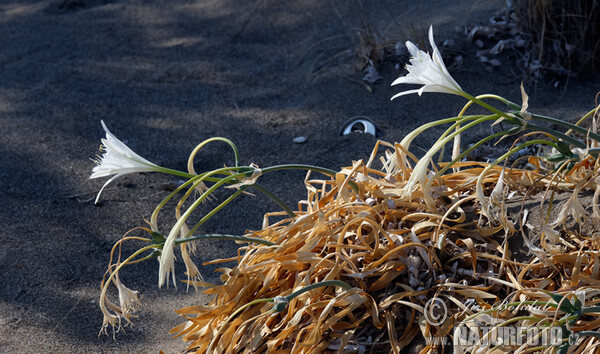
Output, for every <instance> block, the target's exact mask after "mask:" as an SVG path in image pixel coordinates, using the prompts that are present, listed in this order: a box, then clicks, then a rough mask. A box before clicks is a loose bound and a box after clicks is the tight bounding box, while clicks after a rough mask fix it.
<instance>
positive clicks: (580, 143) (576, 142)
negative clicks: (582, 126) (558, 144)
mask: <svg viewBox="0 0 600 354" xmlns="http://www.w3.org/2000/svg"><path fill="white" fill-rule="evenodd" d="M526 129H528V130H539V131H542V132H545V133H548V134H550V135H552V136H554V137H556V138H559V139H561V140H563V141H565V142H568V143H569V144H571V145H574V146H576V147H578V148H582V149H585V148H586V146H587V145H586V144H585V143H584V142H583V141H579V140H577V139H575V138H573V137H571V136H568V135H565V134H563V133H559V132H557V131H556V130H554V129H549V128H546V127H542V126H540V125H537V124H534V123H527V127H526Z"/></svg>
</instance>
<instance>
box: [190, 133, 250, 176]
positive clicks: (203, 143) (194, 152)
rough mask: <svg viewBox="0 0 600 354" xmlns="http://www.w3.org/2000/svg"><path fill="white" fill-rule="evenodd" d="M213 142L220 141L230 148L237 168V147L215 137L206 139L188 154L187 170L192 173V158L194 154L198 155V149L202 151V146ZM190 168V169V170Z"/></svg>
mask: <svg viewBox="0 0 600 354" xmlns="http://www.w3.org/2000/svg"><path fill="white" fill-rule="evenodd" d="M213 141H222V142H225V143H227V144H229V146H231V149H233V154H234V156H235V166H236V167H237V166H238V165H239V160H240V154H239V152H238V149H237V146H235V144H234V143H233V142H232V141H231V140H229V139H227V138H223V137H220V136H216V137H212V138H209V139H206V140H204V141H203V142H201V143H200V144H198V145H196V147H195V148H194V150H192V152H191V153H190V157H189V159H188V169H190V170H192V172H193V163H194V157H195V156H196V153H198V151H200V149H202V148H203V147H204V145H206V144H208V143H211V142H213ZM190 166H191V168H190Z"/></svg>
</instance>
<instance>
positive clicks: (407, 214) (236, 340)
mask: <svg viewBox="0 0 600 354" xmlns="http://www.w3.org/2000/svg"><path fill="white" fill-rule="evenodd" d="M379 146H388V147H393V146H392V145H390V144H386V143H381V144H378V145H377V147H376V149H377V148H378V147H379ZM375 156H377V151H374V152H373V154H372V155H371V158H370V160H369V162H368V163H367V164H364V163H363V162H362V161H358V162H356V163H354V164H353V166H351V167H348V168H344V169H342V170H341V171H340V172H339V173H338V174H337V176H336V177H335V178H334V179H333V180H319V179H311V178H310V177H307V179H306V181H305V183H306V185H307V190H308V193H307V198H306V200H304V201H302V202H300V203H299V204H298V205H299V210H298V211H297V212H296V214H297V216H296V217H295V218H289V219H284V220H280V221H278V222H276V223H271V222H270V220H269V217H270V216H277V217H278V218H279V217H281V215H282V214H281V213H273V214H270V215H267V216H265V220H264V223H263V225H264V228H263V229H261V230H258V231H254V232H252V233H251V236H252V237H260V238H263V239H265V240H268V241H271V242H274V243H275V244H276V245H275V246H263V245H248V246H245V247H243V248H242V250H241V251H242V252H243V255H241V256H240V257H237V258H235V260H237V261H238V266H237V267H235V268H234V269H226V270H223V275H222V276H221V278H222V280H223V284H222V285H216V286H213V287H212V288H209V289H208V290H206V292H207V293H209V294H213V295H214V298H213V300H212V301H211V303H210V304H209V305H207V306H193V307H188V308H185V309H181V310H179V311H178V312H179V313H180V314H182V315H183V316H185V318H186V319H187V322H186V323H184V324H182V325H180V326H178V327H176V328H175V329H174V330H173V332H174V333H177V334H178V335H180V336H182V337H183V339H184V340H185V341H188V342H190V346H189V351H193V352H204V351H206V350H209V349H210V350H211V351H214V352H256V351H258V352H263V351H269V352H280V351H281V352H283V351H285V352H294V353H308V352H314V351H324V350H338V351H340V352H342V351H345V350H356V351H359V350H373V351H380V350H385V351H390V350H391V351H393V352H399V351H401V350H402V348H404V347H405V346H407V345H409V344H410V343H411V342H412V341H413V340H414V339H415V338H416V337H418V336H425V337H436V336H437V337H446V336H448V335H451V334H452V330H453V328H455V327H456V326H457V324H459V323H461V321H463V320H465V319H466V318H468V317H469V316H471V317H472V316H478V315H481V314H485V313H488V314H493V315H494V316H495V318H496V319H497V320H498V321H500V322H502V321H515V323H517V324H521V325H529V326H531V325H537V324H540V323H541V324H545V323H561V322H560V321H563V317H564V316H567V315H568V314H566V313H565V312H564V311H562V310H561V311H559V310H558V308H557V307H556V303H554V302H553V300H552V299H551V298H550V297H549V296H548V295H547V294H546V293H544V292H542V291H541V290H540V289H543V290H544V291H553V292H557V293H560V294H564V295H565V297H568V298H569V299H571V300H573V298H574V297H575V295H574V291H575V289H578V288H580V287H581V286H585V290H583V291H584V293H585V298H586V300H585V305H584V308H586V307H587V308H590V307H591V308H592V309H593V307H594V306H595V305H596V303H597V302H600V300H597V299H596V298H593V297H594V296H597V295H598V294H600V288H597V287H598V286H600V280H598V279H599V276H600V263H599V259H600V256H599V255H598V254H599V252H600V249H598V247H599V245H600V242H598V241H597V237H596V236H587V237H584V236H581V235H580V234H579V233H578V232H577V230H574V229H572V228H569V229H567V228H566V227H567V226H568V225H567V224H565V225H564V227H565V229H564V230H562V232H561V236H560V237H561V239H562V240H563V241H564V243H565V245H562V246H560V247H562V248H561V249H562V250H563V251H562V252H561V253H553V254H552V255H551V256H549V257H547V258H545V259H541V258H538V257H535V256H533V258H528V257H527V258H521V259H515V258H514V257H513V255H512V253H511V251H510V250H509V241H508V240H509V239H510V240H512V239H511V238H510V236H511V231H510V230H508V231H507V230H506V229H504V230H505V232H504V233H502V232H501V231H502V230H503V227H502V226H498V225H495V222H496V221H497V220H492V219H487V218H485V217H483V216H482V206H481V205H482V203H481V200H480V199H478V197H477V196H476V193H475V191H476V188H475V183H476V181H477V178H478V177H479V176H480V175H481V173H482V172H483V171H484V170H485V169H487V171H488V172H487V174H486V175H485V176H484V177H483V178H482V179H481V181H482V185H481V186H482V188H483V192H484V194H487V195H491V194H492V193H493V189H494V188H495V187H496V186H497V185H498V183H497V181H498V178H499V177H500V176H501V175H502V174H503V181H504V185H503V188H505V189H506V190H507V191H508V192H510V191H512V192H515V193H517V194H519V195H523V194H522V193H523V188H529V190H530V191H542V190H543V187H544V186H550V187H551V188H558V189H559V190H560V189H561V188H565V186H566V187H567V188H568V186H571V188H573V186H579V187H581V188H582V190H583V189H585V188H591V189H596V186H595V184H592V183H587V184H586V183H584V179H585V180H587V181H589V180H591V179H593V178H594V177H593V176H594V174H593V173H587V174H577V175H573V174H571V175H569V176H566V177H564V176H563V177H564V178H562V179H561V180H560V181H558V180H553V179H552V178H548V177H546V176H545V175H544V174H543V173H542V171H541V170H536V171H525V170H518V169H505V170H503V169H501V168H499V167H491V166H489V165H487V164H485V163H458V164H457V167H460V170H459V171H458V172H452V173H448V174H445V175H442V176H441V177H440V178H439V180H437V181H435V182H434V183H433V197H434V200H435V204H434V205H433V206H428V205H427V204H426V203H425V202H424V195H423V191H422V190H421V189H420V188H415V189H414V190H413V191H411V193H410V194H409V195H408V196H407V194H406V193H405V192H406V191H405V187H406V183H407V179H408V176H409V175H410V172H411V171H412V170H411V166H410V165H409V164H408V162H407V161H408V160H409V159H408V156H406V154H404V153H403V150H402V149H401V148H399V147H398V146H396V147H394V154H391V153H388V154H387V156H389V158H390V159H394V161H395V162H394V164H395V166H396V167H397V169H396V171H397V173H396V174H394V175H390V174H389V170H388V171H384V172H382V171H378V170H374V169H372V168H371V167H370V165H371V163H372V162H373V161H375ZM401 163H405V165H404V166H401V165H399V164H401ZM389 165H390V164H389V162H387V161H386V163H385V164H384V166H389ZM582 168H586V167H582ZM582 176H583V177H582ZM349 181H353V182H354V183H356V184H357V185H358V187H359V188H358V191H359V192H358V193H351V192H350V189H349V188H347V187H346V186H347V185H348V183H349ZM559 182H560V183H559ZM512 194H514V193H512ZM506 195H507V193H500V192H499V188H496V193H495V194H494V198H495V200H494V203H493V205H492V208H494V210H495V213H496V214H498V215H500V214H502V213H500V212H501V211H502V209H505V208H506V200H505V199H506ZM577 197H578V193H575V194H574V196H573V197H572V198H577ZM485 198H486V201H485V202H486V203H487V197H485ZM596 198H597V196H596ZM573 200H574V199H573ZM572 203H574V202H572ZM503 215H504V218H505V220H508V216H507V214H506V213H504V214H503ZM583 217H584V218H589V217H590V215H589V214H586V215H584V216H583ZM594 235H595V234H594ZM528 237H530V238H531V239H532V240H533V241H532V242H534V243H536V244H539V235H538V239H537V241H536V238H535V235H530V236H528ZM511 242H512V241H511ZM532 244H533V243H532ZM540 247H544V246H543V245H541V246H540ZM214 262H218V261H213V262H212V263H214ZM328 280H342V281H344V282H346V283H348V284H350V285H351V286H352V289H350V290H341V289H339V288H336V287H321V288H316V289H313V290H310V291H308V292H306V293H303V294H302V295H300V296H298V297H295V298H294V299H293V300H291V301H290V302H289V304H287V307H286V308H285V309H284V310H283V311H282V312H276V311H274V305H273V302H269V301H266V300H265V301H263V302H260V301H257V300H259V299H272V298H276V297H282V296H289V295H290V294H292V293H293V292H295V291H297V290H298V289H301V288H303V287H306V286H308V285H311V284H316V283H319V282H322V281H328ZM529 289H531V290H529ZM534 289H535V290H534ZM578 291H580V290H578ZM434 297H435V298H437V299H440V301H443V302H444V305H445V308H446V310H447V313H446V318H445V321H443V322H441V323H439V324H437V325H432V324H431V323H429V322H428V321H427V311H428V308H427V306H429V305H428V300H429V299H432V298H434ZM536 300H537V301H541V302H544V303H545V304H546V303H552V304H554V305H553V306H554V307H551V308H550V310H548V311H537V312H536V311H535V310H533V311H530V312H531V314H530V316H529V317H528V318H527V319H523V320H518V318H519V317H516V316H517V314H519V312H518V311H517V310H515V308H512V307H508V308H504V309H502V310H500V309H498V310H495V307H497V306H499V305H500V304H502V303H511V302H514V301H536ZM253 301H254V302H253ZM467 304H476V305H477V306H478V308H479V310H474V309H473V308H471V307H470V306H468V305H467ZM511 306H512V305H511ZM560 306H562V305H560ZM560 306H559V307H560ZM560 308H562V307H560ZM240 309H241V310H240ZM232 314H235V316H234V317H232ZM598 314H600V310H598V311H596V312H593V311H592V312H588V313H585V314H583V315H581V316H580V317H579V319H578V320H577V322H576V323H574V324H573V326H572V327H571V330H573V331H580V332H581V333H584V331H590V330H596V329H598V328H600V319H599V318H598V317H597V315H598ZM561 316H562V317H561ZM488 317H489V316H488ZM534 318H535V320H533V319H534ZM563 322H564V321H563ZM415 323H419V325H416V324H415ZM578 343H579V342H578ZM439 345H440V344H436V343H427V346H426V348H425V349H426V351H428V350H435V349H436V348H438V347H439ZM578 345H579V346H580V348H583V346H585V347H586V348H590V347H595V346H597V345H598V343H597V339H596V338H595V337H586V338H585V340H584V341H581V344H578ZM490 348H491V347H490ZM425 349H424V350H425ZM462 349H464V350H467V351H469V349H468V348H462Z"/></svg>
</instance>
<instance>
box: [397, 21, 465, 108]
mask: <svg viewBox="0 0 600 354" xmlns="http://www.w3.org/2000/svg"><path fill="white" fill-rule="evenodd" d="M429 43H430V44H431V47H432V48H433V54H432V55H429V54H428V53H425V52H424V51H422V50H419V48H417V46H416V45H415V44H414V43H412V42H411V41H407V42H406V48H408V51H409V52H410V54H411V55H412V58H411V59H410V64H407V65H406V70H408V75H406V76H402V77H399V78H397V79H396V80H395V81H394V82H393V83H392V86H393V85H398V84H417V85H423V86H422V87H421V88H419V89H414V90H407V91H403V92H400V93H399V94H396V95H394V96H393V97H392V100H393V99H394V98H396V97H400V96H404V95H409V94H411V93H418V94H419V96H420V95H421V94H423V92H440V93H452V94H455V95H460V93H461V92H462V89H461V88H460V86H459V85H458V83H456V81H454V79H453V78H452V76H450V73H449V72H448V69H446V65H444V61H443V60H442V56H441V55H440V51H439V50H438V48H437V46H436V45H435V42H434V40H433V27H432V26H430V27H429Z"/></svg>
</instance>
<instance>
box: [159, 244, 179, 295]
mask: <svg viewBox="0 0 600 354" xmlns="http://www.w3.org/2000/svg"><path fill="white" fill-rule="evenodd" d="M169 272H171V276H172V277H173V284H174V285H175V287H176V288H177V283H176V282H175V239H174V237H171V235H169V237H167V239H166V240H165V244H164V245H163V249H162V251H161V255H160V256H158V287H159V288H161V287H162V286H163V284H164V283H165V282H167V287H168V286H169Z"/></svg>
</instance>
